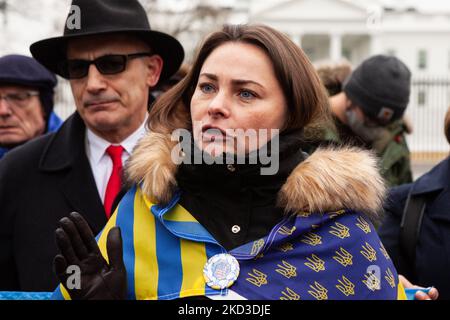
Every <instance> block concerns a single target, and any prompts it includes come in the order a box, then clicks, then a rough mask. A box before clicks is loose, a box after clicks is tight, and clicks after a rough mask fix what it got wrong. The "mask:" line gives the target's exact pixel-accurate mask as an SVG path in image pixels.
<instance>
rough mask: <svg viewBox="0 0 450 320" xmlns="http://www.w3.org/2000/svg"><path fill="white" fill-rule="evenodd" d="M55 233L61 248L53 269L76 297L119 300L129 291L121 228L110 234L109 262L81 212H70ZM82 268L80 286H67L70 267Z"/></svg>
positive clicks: (72, 296)
mask: <svg viewBox="0 0 450 320" xmlns="http://www.w3.org/2000/svg"><path fill="white" fill-rule="evenodd" d="M60 225H61V227H60V228H58V229H57V230H56V232H55V235H56V244H57V246H58V248H59V249H60V251H61V254H59V255H57V256H56V257H55V259H54V260H53V267H54V270H55V272H56V274H57V276H58V278H59V280H60V281H61V283H62V284H63V285H64V287H65V288H66V290H67V291H68V292H69V294H70V297H71V298H72V299H73V300H119V299H125V298H126V293H127V274H126V269H125V265H124V262H123V250H122V237H121V234H120V229H119V228H112V229H111V231H110V232H109V233H108V238H107V241H106V249H107V253H108V258H109V264H108V263H107V262H106V260H105V259H104V258H103V256H102V254H101V252H100V249H99V247H98V245H97V242H96V241H95V238H94V235H93V234H92V231H91V229H90V227H89V225H88V224H87V222H86V220H84V218H83V217H82V216H81V215H80V214H79V213H76V212H74V213H71V214H70V216H69V217H68V218H63V219H61V220H60ZM71 265H73V266H78V267H79V268H80V271H81V274H80V275H81V277H80V278H81V279H80V280H81V281H80V283H81V286H80V288H79V289H68V288H67V287H68V286H67V284H68V282H67V280H68V278H69V277H70V276H71V275H70V274H68V273H67V267H68V266H71Z"/></svg>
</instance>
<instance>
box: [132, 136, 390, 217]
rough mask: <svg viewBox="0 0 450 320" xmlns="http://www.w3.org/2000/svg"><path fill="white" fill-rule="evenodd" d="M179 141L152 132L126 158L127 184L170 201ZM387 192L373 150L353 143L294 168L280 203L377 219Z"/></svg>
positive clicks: (156, 198) (293, 208) (298, 208)
mask: <svg viewBox="0 0 450 320" xmlns="http://www.w3.org/2000/svg"><path fill="white" fill-rule="evenodd" d="M176 144H177V142H174V141H171V138H170V135H165V134H159V133H148V134H147V135H146V136H145V137H144V138H142V139H141V140H140V142H139V143H138V145H137V146H136V148H135V150H134V152H133V155H132V156H131V158H130V159H129V161H128V162H127V165H126V170H125V171H126V177H127V181H128V183H130V184H142V191H143V192H144V194H145V195H146V196H147V197H149V199H151V201H152V202H154V203H168V202H169V201H170V200H171V198H172V195H173V193H174V191H175V190H176V189H177V181H176V178H175V176H176V173H177V169H178V166H177V165H176V164H175V163H174V162H173V161H172V159H171V155H172V153H173V152H174V150H176V149H174V148H175V147H176ZM175 152H176V151H175ZM385 192H386V189H385V184H384V180H383V178H382V177H381V176H380V174H379V171H378V167H377V159H376V157H375V155H374V154H373V153H371V152H369V151H366V150H361V149H358V148H354V147H342V148H327V149H318V150H317V151H316V152H314V153H313V154H312V155H311V156H309V157H308V158H307V159H306V160H305V161H303V162H301V163H300V164H299V165H298V166H297V167H296V168H295V169H294V170H293V171H292V173H291V174H290V176H289V177H288V179H287V180H286V182H285V184H284V185H283V187H282V188H281V190H280V192H279V194H278V204H279V205H280V206H281V207H283V208H284V209H285V211H286V212H297V211H298V212H300V211H302V212H305V211H309V212H331V211H338V210H341V209H352V210H355V211H360V212H364V213H366V214H367V215H368V216H369V217H370V218H371V219H372V220H378V216H379V214H380V212H381V208H382V204H383V201H384V197H385Z"/></svg>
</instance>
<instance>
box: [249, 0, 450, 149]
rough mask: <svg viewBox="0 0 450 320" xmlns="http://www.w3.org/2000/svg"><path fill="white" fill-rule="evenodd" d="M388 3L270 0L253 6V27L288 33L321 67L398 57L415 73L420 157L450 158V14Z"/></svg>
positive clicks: (413, 110)
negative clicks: (449, 123) (448, 120)
mask: <svg viewBox="0 0 450 320" xmlns="http://www.w3.org/2000/svg"><path fill="white" fill-rule="evenodd" d="M400 4H403V5H401V6H396V7H393V6H386V5H385V1H373V0H371V1H363V0H359V1H356V0H355V1H350V0H347V1H346V0H284V1H283V0H269V1H257V0H255V1H251V2H250V3H249V11H248V12H249V22H253V23H265V24H268V25H270V26H273V27H274V28H276V29H278V30H280V31H283V32H284V33H286V34H288V35H289V36H290V37H291V38H292V39H293V40H294V42H296V43H297V44H298V45H299V46H301V47H302V48H303V50H304V51H305V52H306V53H307V55H308V56H309V58H310V59H311V60H312V61H313V62H316V63H320V62H339V61H341V60H343V59H345V60H348V61H350V62H351V63H352V65H354V66H357V65H358V64H359V63H360V62H362V61H363V60H364V59H365V58H367V57H369V56H371V55H374V54H389V55H395V56H396V57H398V58H399V59H401V60H402V61H403V62H405V64H406V65H407V66H408V67H409V68H410V70H411V71H412V73H413V86H412V92H411V103H410V105H409V107H408V111H407V116H408V117H409V118H410V119H411V121H412V123H413V125H414V129H415V131H414V133H413V134H412V135H411V136H409V137H408V140H409V143H410V147H411V149H412V150H413V151H414V152H415V154H416V155H417V154H419V155H421V154H424V153H425V154H428V155H429V154H430V153H433V154H436V153H437V154H438V157H442V156H443V155H445V154H447V153H448V149H449V148H448V144H447V142H446V141H445V138H444V135H443V130H444V129H443V119H444V115H445V111H446V110H447V107H448V106H449V105H450V79H449V78H448V74H449V72H450V12H449V11H447V12H444V11H441V12H437V11H434V12H433V11H429V10H428V11H426V10H423V9H422V8H420V7H417V6H414V7H412V6H408V4H407V2H401V1H400Z"/></svg>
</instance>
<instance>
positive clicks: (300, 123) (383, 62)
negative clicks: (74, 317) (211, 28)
mask: <svg viewBox="0 0 450 320" xmlns="http://www.w3.org/2000/svg"><path fill="white" fill-rule="evenodd" d="M73 5H76V6H78V7H80V9H81V12H82V13H83V14H82V16H81V28H78V29H77V28H75V29H73V28H69V27H68V26H66V27H65V30H64V34H63V35H62V36H60V37H55V38H49V39H44V40H41V41H38V42H36V43H33V44H32V45H31V46H30V51H31V54H32V56H33V58H30V57H25V56H19V55H9V56H5V57H2V58H0V158H1V160H0V208H1V210H0V291H2V292H3V294H5V293H7V292H10V293H11V292H16V293H17V292H34V293H48V295H45V297H46V298H50V297H51V298H53V299H73V300H104V299H107V300H115V299H121V300H122V299H132V300H134V299H137V300H148V299H153V300H154V299H161V300H169V299H179V298H192V299H214V300H220V299H257V300H265V299H267V300H279V299H281V300H299V299H301V300H325V299H335V300H365V299H381V300H403V299H406V298H408V297H409V298H410V299H413V298H415V299H420V300H426V299H433V300H435V299H438V297H440V298H443V299H448V298H450V276H449V275H448V272H446V270H447V266H448V264H449V263H450V260H449V259H450V231H449V230H448V222H449V221H450V216H449V212H450V210H447V209H450V208H449V207H450V202H449V199H450V198H449V195H448V192H449V186H450V183H449V181H450V179H449V178H450V176H449V175H450V171H449V170H450V167H449V160H448V159H446V160H444V161H443V162H442V163H440V164H438V165H437V166H436V167H435V168H433V169H432V170H431V171H430V172H429V173H428V174H426V175H424V176H423V177H421V178H419V179H418V180H417V181H415V182H413V179H412V173H411V164H410V152H409V149H408V145H407V142H406V138H405V135H407V134H408V133H410V132H411V128H410V125H409V121H408V120H407V119H406V118H405V111H406V109H407V106H408V104H409V96H410V88H411V72H410V71H409V69H408V67H407V66H406V65H405V64H404V63H403V62H402V61H400V60H399V59H398V58H395V57H392V56H385V55H376V56H373V57H369V58H368V59H366V60H364V61H363V62H362V63H361V64H360V65H359V66H356V68H355V69H354V70H352V67H351V66H350V65H349V64H342V65H336V66H323V67H317V68H315V67H314V66H313V65H312V64H311V62H310V61H309V59H308V57H307V56H306V54H305V53H304V52H303V51H302V49H301V48H300V47H298V46H297V45H296V44H295V43H294V42H292V41H291V40H290V39H289V38H288V37H287V36H285V35H284V34H282V33H281V32H279V31H277V30H275V29H273V28H271V27H269V26H265V25H251V24H250V25H225V26H223V28H221V29H220V30H217V31H215V32H213V33H212V34H210V35H209V36H208V37H207V38H206V39H205V40H204V42H203V43H202V44H201V46H200V48H199V50H198V53H197V55H196V57H195V58H194V60H193V62H192V64H191V65H190V66H188V65H182V63H183V61H184V55H185V53H184V50H183V47H182V45H181V43H180V42H179V41H178V40H176V39H175V38H173V37H172V36H170V35H168V34H165V33H162V32H158V31H155V30H152V29H151V28H150V24H149V21H148V18H147V15H146V13H145V10H144V9H143V7H142V6H141V5H140V4H139V2H138V1H137V0H129V1H126V2H125V1H121V0H73ZM69 17H70V14H69ZM99 17H103V18H101V19H99ZM56 75H58V76H60V77H62V78H65V79H67V80H68V81H69V82H70V86H71V89H72V94H73V98H74V101H75V107H76V111H75V112H74V113H73V115H72V116H70V117H69V118H68V119H67V120H65V121H64V122H62V121H61V120H60V119H59V118H58V117H57V115H56V114H55V113H54V112H53V108H54V103H53V101H54V99H53V96H54V88H55V86H56V85H57V78H56ZM445 121H446V132H445V134H446V136H447V138H448V140H449V143H450V110H449V114H447V117H446V120H445ZM199 160H200V161H199ZM273 168H275V170H274V171H273V172H272V171H270V170H268V169H273ZM269 171H270V173H268V172H269ZM74 266H75V267H77V268H78V270H79V271H80V272H79V277H80V279H79V280H80V285H79V286H73V285H72V284H71V283H70V279H71V275H72V274H71V273H70V272H69V270H71V269H72V267H74ZM426 287H433V288H431V289H430V288H428V289H426ZM407 294H408V296H407ZM409 294H411V295H410V296H409ZM5 296H7V294H5ZM1 297H2V293H0V298H1Z"/></svg>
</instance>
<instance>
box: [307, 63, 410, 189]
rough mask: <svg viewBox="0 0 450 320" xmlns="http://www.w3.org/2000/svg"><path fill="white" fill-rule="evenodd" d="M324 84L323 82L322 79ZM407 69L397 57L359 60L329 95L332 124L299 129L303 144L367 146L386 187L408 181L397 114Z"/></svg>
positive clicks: (403, 102) (403, 126)
mask: <svg viewBox="0 0 450 320" xmlns="http://www.w3.org/2000/svg"><path fill="white" fill-rule="evenodd" d="M319 74H320V73H319ZM324 86H325V87H326V83H324ZM410 87H411V72H410V71H409V69H408V67H407V66H406V65H405V64H404V63H403V62H401V61H400V60H399V59H397V58H395V57H391V56H384V55H376V56H373V57H371V58H369V59H367V60H365V61H364V62H363V63H362V64H361V65H360V66H358V67H357V68H356V69H355V70H354V72H353V73H351V75H350V76H349V77H348V78H347V79H346V80H345V81H344V83H343V87H342V88H343V89H342V92H340V93H338V94H336V95H334V96H332V97H330V99H329V101H330V108H331V111H332V113H333V120H334V121H333V122H334V123H323V124H322V126H321V127H320V128H306V129H305V133H304V136H305V145H309V148H304V149H305V150H307V151H309V152H313V151H314V150H315V149H316V148H317V147H318V146H322V145H330V144H331V145H341V144H350V145H354V146H359V147H365V148H367V149H371V150H373V151H374V152H375V153H376V154H377V155H378V157H379V159H380V163H379V166H380V170H381V174H382V176H383V177H384V178H385V180H386V182H387V184H388V185H389V186H397V185H401V184H404V183H409V182H412V172H411V164H410V151H409V148H408V145H407V142H406V138H405V134H406V133H408V132H409V129H408V125H407V123H406V121H405V120H404V119H403V118H402V117H403V115H404V112H405V110H406V107H407V105H408V103H409V95H410Z"/></svg>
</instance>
